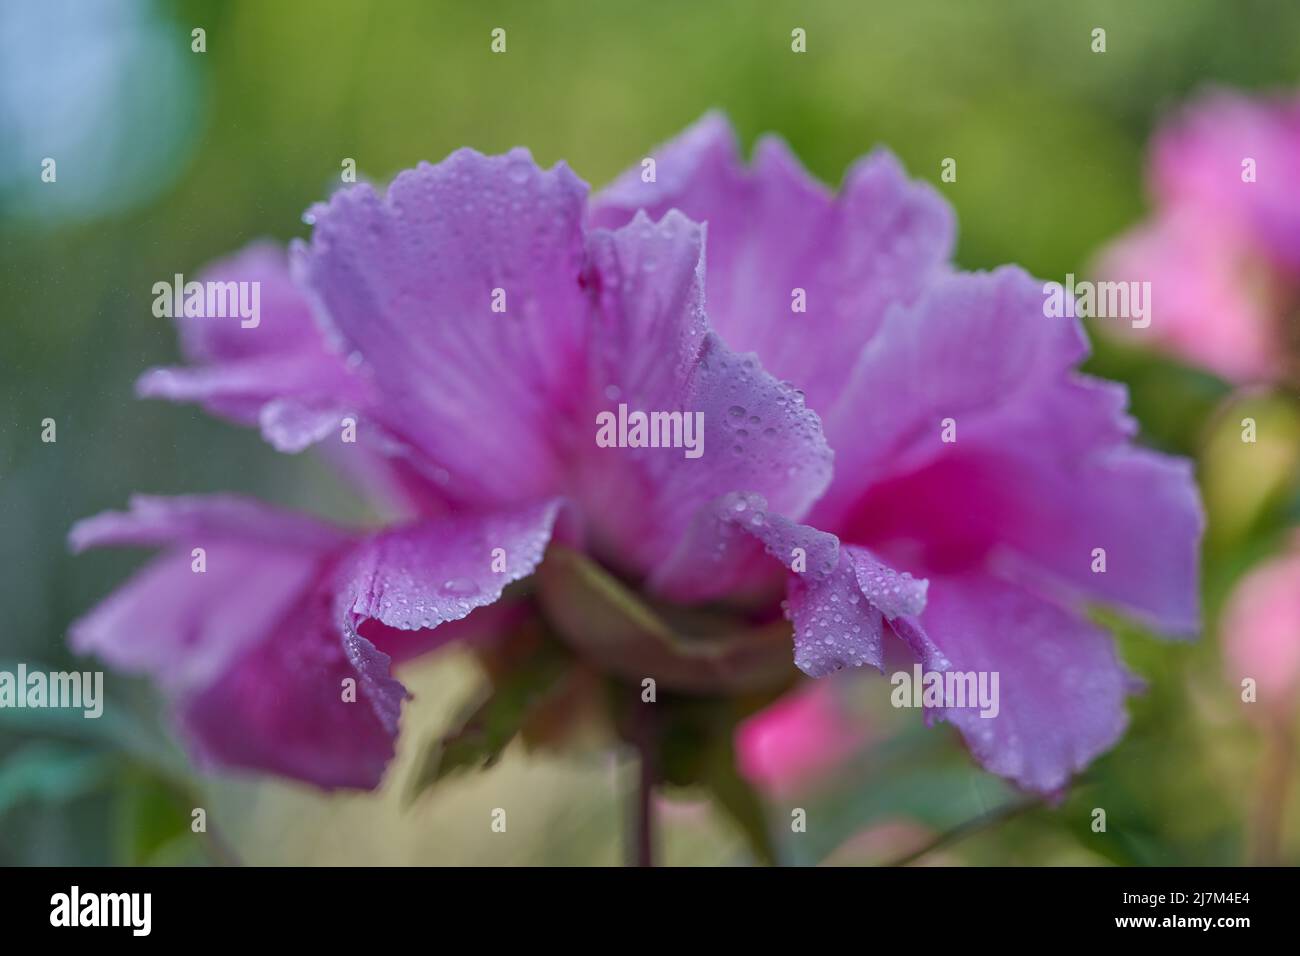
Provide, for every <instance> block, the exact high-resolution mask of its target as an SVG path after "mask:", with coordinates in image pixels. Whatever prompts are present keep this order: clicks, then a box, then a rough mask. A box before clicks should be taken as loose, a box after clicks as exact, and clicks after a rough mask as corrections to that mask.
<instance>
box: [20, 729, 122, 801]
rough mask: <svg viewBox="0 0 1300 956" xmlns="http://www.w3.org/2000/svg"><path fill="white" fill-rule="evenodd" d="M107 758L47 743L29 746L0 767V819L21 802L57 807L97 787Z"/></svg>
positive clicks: (107, 769)
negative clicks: (29, 801) (34, 801)
mask: <svg viewBox="0 0 1300 956" xmlns="http://www.w3.org/2000/svg"><path fill="white" fill-rule="evenodd" d="M110 770H111V762H110V760H109V758H108V756H107V755H105V754H103V753H97V752H95V751H91V750H87V749H85V748H84V747H76V746H72V745H69V744H60V743H54V742H50V741H41V742H39V743H33V744H29V745H28V746H26V747H23V748H21V749H20V750H17V751H15V752H14V753H12V754H10V755H9V756H8V757H7V758H6V759H5V761H4V762H3V763H2V764H0V816H3V815H4V814H5V813H6V812H8V811H9V810H10V809H12V808H13V807H15V806H17V805H18V804H19V803H22V802H23V801H24V800H42V801H46V802H51V803H61V802H64V801H68V800H72V799H74V798H76V797H79V796H81V795H82V794H85V793H88V792H90V791H92V790H94V789H96V788H97V787H99V786H101V785H102V784H103V783H104V782H105V780H106V778H107V777H108V774H109V772H110Z"/></svg>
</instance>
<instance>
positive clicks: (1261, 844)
mask: <svg viewBox="0 0 1300 956" xmlns="http://www.w3.org/2000/svg"><path fill="white" fill-rule="evenodd" d="M1294 759H1295V750H1294V743H1293V739H1292V735H1291V731H1290V728H1289V727H1288V726H1287V725H1286V724H1284V723H1281V722H1278V723H1277V724H1275V725H1272V726H1270V727H1269V730H1268V748H1267V750H1266V751H1265V755H1264V767H1263V780H1262V781H1261V783H1260V787H1259V802H1258V803H1257V804H1256V806H1255V821H1254V822H1255V847H1254V853H1253V857H1254V863H1255V865H1256V866H1276V865H1277V863H1278V860H1279V859H1280V858H1281V853H1282V822H1283V815H1284V812H1285V808H1286V799H1287V789H1288V785H1289V783H1290V780H1291V770H1292V765H1293V761H1294Z"/></svg>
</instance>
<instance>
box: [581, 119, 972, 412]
mask: <svg viewBox="0 0 1300 956" xmlns="http://www.w3.org/2000/svg"><path fill="white" fill-rule="evenodd" d="M655 159H656V176H655V182H652V183H647V182H643V181H642V175H641V173H642V170H641V167H640V166H638V167H637V168H635V169H633V170H630V171H629V172H628V173H626V174H624V175H623V176H622V177H621V178H620V179H618V180H617V181H616V182H615V183H614V184H612V185H611V186H610V187H609V188H608V189H607V190H605V191H604V192H602V193H601V194H600V195H598V196H597V197H596V198H595V200H594V201H593V208H592V213H591V221H592V222H593V223H594V224H596V225H600V226H607V227H614V226H621V225H623V224H625V223H627V222H628V221H629V220H630V219H631V218H632V217H633V215H634V214H635V213H636V212H637V210H640V209H645V210H646V211H647V212H649V213H650V215H651V216H654V217H658V216H661V215H663V214H665V213H666V212H667V211H668V210H670V209H673V208H676V209H679V210H681V211H682V212H684V213H685V214H686V215H687V216H689V217H690V218H692V219H694V220H696V221H699V222H706V223H707V224H708V228H709V270H708V285H707V295H708V306H709V315H710V318H711V320H712V324H713V327H714V329H716V330H717V332H718V333H719V335H721V336H722V338H723V339H724V340H725V341H726V342H727V343H728V344H729V345H730V346H731V347H732V348H735V349H738V350H741V351H751V350H752V351H754V352H756V353H757V354H758V355H760V356H761V357H762V359H763V362H764V364H765V366H766V367H767V368H768V369H769V370H770V371H771V372H772V373H773V374H774V375H776V376H778V377H779V378H782V379H789V380H791V381H794V382H795V383H797V384H798V385H799V386H800V387H801V388H804V389H806V390H807V393H808V396H809V404H810V405H812V407H814V408H818V409H820V408H825V407H828V406H829V404H830V402H831V400H832V399H833V398H834V396H835V395H836V394H837V393H838V391H839V389H840V388H841V386H842V384H843V382H844V380H845V378H846V377H847V375H848V373H849V370H850V369H851V367H852V364H853V361H854V359H855V357H856V355H857V353H858V352H859V351H860V350H861V348H862V347H863V345H864V344H865V343H866V342H867V341H868V340H869V339H870V338H871V336H872V335H873V334H874V332H875V330H876V328H877V327H878V326H879V324H880V322H881V320H882V319H883V317H884V314H885V311H886V309H887V308H888V307H889V306H890V305H891V304H895V303H907V302H910V301H911V300H912V299H914V298H915V297H916V295H917V294H918V293H919V292H920V290H921V289H922V288H923V286H924V283H925V281H926V280H927V278H928V277H929V276H930V274H931V273H932V272H934V271H935V270H936V269H941V268H943V267H944V264H945V263H946V262H947V261H948V258H949V256H950V255H951V252H952V247H953V237H954V219H953V215H952V211H951V210H950V209H949V207H948V205H947V203H946V202H945V201H944V200H943V199H942V198H941V197H940V196H939V195H938V194H937V193H936V192H935V191H934V190H933V189H931V188H930V187H929V186H926V185H921V184H918V183H914V182H911V181H909V180H908V179H907V177H906V175H905V174H904V173H903V170H902V167H901V166H900V165H899V163H898V161H897V160H896V159H895V158H894V157H893V156H892V155H890V154H889V153H887V152H885V151H883V150H881V151H877V152H875V153H872V154H871V155H870V156H868V157H866V158H865V159H863V160H861V161H860V162H859V163H858V164H856V165H855V166H854V167H853V169H852V170H850V171H849V173H848V175H847V176H846V177H845V182H844V188H843V191H842V193H841V195H839V196H838V197H835V196H832V195H831V194H830V192H829V191H828V190H827V189H826V188H825V187H824V186H822V185H821V184H820V183H818V182H816V181H815V180H813V179H812V178H811V177H810V176H809V175H808V174H807V173H806V172H805V171H804V169H803V168H802V167H801V166H800V165H799V162H798V160H797V159H796V158H795V157H794V156H793V154H792V153H791V152H790V150H789V148H788V147H787V146H786V145H785V144H784V143H783V142H782V141H780V140H779V139H775V138H766V139H763V140H761V141H760V142H759V144H758V146H757V148H756V150H755V156H754V163H753V166H752V168H751V169H748V170H747V169H745V168H744V166H743V165H742V163H741V159H740V155H739V151H738V149H737V146H736V141H735V136H734V134H733V133H732V131H731V129H730V127H729V126H728V124H727V122H726V120H724V119H723V118H722V117H721V116H720V115H718V114H709V115H707V116H705V117H704V118H703V119H702V120H700V121H699V122H698V123H697V124H696V125H695V126H693V127H691V128H690V129H688V130H687V131H686V132H685V133H683V134H682V135H681V136H680V137H678V138H677V139H676V140H674V141H673V142H671V143H669V144H667V145H665V146H663V147H661V148H660V149H659V150H657V151H656V152H655ZM796 289H801V290H803V292H804V293H805V296H804V298H805V306H806V311H802V312H797V311H794V308H793V306H794V302H795V298H794V297H795V290H796Z"/></svg>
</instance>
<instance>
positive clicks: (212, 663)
mask: <svg viewBox="0 0 1300 956" xmlns="http://www.w3.org/2000/svg"><path fill="white" fill-rule="evenodd" d="M71 539H72V543H73V547H74V549H76V550H78V551H80V550H84V549H86V548H90V547H101V546H108V545H117V546H121V545H126V546H142V545H147V546H162V547H165V548H168V550H167V551H166V552H165V553H164V554H163V555H162V556H161V557H159V558H156V559H155V560H154V561H153V562H152V563H150V564H149V565H147V566H146V567H145V568H144V570H142V571H141V572H139V573H138V574H137V575H136V576H135V577H133V578H132V579H131V580H130V581H128V582H127V583H126V584H125V585H123V586H122V587H121V588H119V589H118V590H117V591H116V592H114V593H113V594H112V595H111V596H110V597H109V598H107V599H106V600H105V601H104V602H103V603H101V604H100V605H99V606H98V607H97V608H95V609H94V610H92V611H91V612H90V613H89V614H87V615H86V616H85V617H84V618H82V619H81V620H80V621H78V622H76V623H75V624H74V625H73V627H72V633H71V641H72V645H73V647H74V648H75V649H76V650H78V651H80V652H83V653H95V654H97V655H98V656H100V657H101V658H103V659H104V660H106V661H108V662H110V663H111V664H113V665H115V666H117V667H120V668H123V669H125V670H128V671H132V672H136V673H144V674H148V675H150V676H152V677H153V678H154V679H156V680H157V681H158V682H159V683H160V684H161V685H162V686H163V688H164V689H165V690H166V691H167V693H168V695H169V697H171V698H172V700H173V702H174V706H175V708H176V710H177V712H178V714H179V716H180V719H181V723H182V726H183V728H184V730H185V734H186V736H187V738H188V740H189V743H190V745H191V746H192V747H193V749H194V750H195V751H196V752H197V753H198V754H199V755H200V757H201V758H203V759H205V760H207V761H209V762H219V763H223V764H228V765H234V766H240V767H247V768H252V769H257V770H265V771H272V772H276V773H282V774H288V775H290V776H294V777H297V778H299V779H302V780H306V781H308V782H310V783H314V784H316V785H318V786H321V787H326V788H330V787H339V786H347V787H373V786H375V785H377V784H378V782H379V779H380V776H381V774H382V771H383V767H384V765H385V763H386V762H387V761H388V760H389V759H390V758H391V757H392V754H393V745H392V738H393V736H394V734H395V733H396V718H397V711H398V708H399V706H400V702H401V699H402V697H403V696H404V695H405V691H404V690H402V688H401V685H400V684H398V683H396V682H395V681H393V680H392V679H391V678H390V677H389V676H388V658H387V656H385V655H383V654H381V653H379V652H378V651H377V650H375V648H374V647H373V646H372V645H370V644H369V642H368V641H366V640H365V639H364V638H361V637H360V636H359V635H356V634H354V633H346V632H344V631H342V630H340V628H339V625H338V623H337V620H336V619H335V618H333V617H332V616H331V609H332V605H333V593H332V587H331V583H332V575H333V569H334V567H335V564H336V563H337V561H338V558H339V554H340V553H341V551H342V550H345V549H346V548H347V547H348V546H349V544H350V542H351V538H350V537H349V536H348V535H346V534H345V533H343V532H341V531H339V530H337V529H335V528H332V527H329V526H327V525H323V524H320V523H319V522H315V521H313V520H311V519H309V518H306V517H303V516H299V515H291V514H286V513H283V512H279V511H276V510H275V509H272V508H268V507H266V506H263V505H260V504H257V503H255V502H251V501H246V500H242V499H237V498H232V497H216V498H201V497H190V498H178V499H162V498H148V497H137V498H135V499H133V500H132V502H131V510H130V511H129V512H128V513H125V514H114V513H109V514H104V515H99V516H97V517H95V518H91V519H89V520H87V521H84V522H81V523H79V524H78V525H77V526H76V527H75V528H74V529H73V532H72V535H71ZM195 548H202V549H203V554H202V560H203V565H202V571H201V572H200V571H198V570H196V568H195V565H194V564H193V563H192V562H194V561H196V560H197V557H196V556H195V555H194V553H193V549H195ZM345 679H351V680H354V681H355V682H356V693H355V695H354V696H352V697H349V696H348V694H347V693H345V691H346V686H345V684H344V680H345Z"/></svg>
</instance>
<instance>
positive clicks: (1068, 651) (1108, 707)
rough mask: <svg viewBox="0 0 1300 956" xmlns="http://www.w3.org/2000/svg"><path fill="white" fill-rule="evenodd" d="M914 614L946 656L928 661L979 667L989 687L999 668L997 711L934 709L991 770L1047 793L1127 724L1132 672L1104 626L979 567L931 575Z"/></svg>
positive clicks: (976, 669)
mask: <svg viewBox="0 0 1300 956" xmlns="http://www.w3.org/2000/svg"><path fill="white" fill-rule="evenodd" d="M920 622H921V624H922V625H923V627H924V631H925V634H926V635H927V637H926V639H927V640H929V641H931V642H933V645H934V646H935V647H937V648H938V649H939V651H940V652H941V653H942V654H943V655H944V656H945V657H946V658H947V660H946V661H941V662H939V664H940V666H937V667H935V666H933V665H932V662H930V661H923V664H924V665H925V667H926V669H927V670H942V669H948V670H951V671H956V672H962V673H975V674H977V675H978V674H981V673H982V674H985V675H988V676H986V681H987V684H986V686H987V687H988V689H990V690H991V689H992V677H991V675H992V674H993V673H996V674H997V675H998V683H997V694H996V709H997V714H996V716H981V708H980V707H979V706H978V705H976V706H967V707H964V708H957V707H948V708H940V709H939V711H938V713H937V714H936V715H937V716H939V717H942V718H943V719H946V720H948V721H950V722H952V723H953V724H955V725H956V726H957V727H958V728H959V729H960V730H961V732H962V735H963V736H964V737H965V738H966V742H967V744H968V745H969V747H970V749H971V752H972V753H973V754H974V755H975V758H976V759H977V760H978V761H979V762H980V763H981V764H982V765H983V766H984V767H985V768H986V769H988V770H990V771H992V772H993V773H996V774H999V775H1000V776H1003V777H1007V778H1008V779H1010V780H1013V781H1015V782H1016V783H1017V784H1018V785H1020V786H1021V787H1023V788H1025V789H1026V790H1032V791H1035V792H1039V793H1051V792H1054V791H1057V790H1059V789H1060V788H1061V787H1063V786H1064V785H1065V784H1066V783H1067V782H1068V781H1069V779H1070V777H1071V776H1072V775H1073V774H1075V773H1077V772H1079V771H1080V770H1082V769H1083V768H1084V767H1086V766H1087V765H1088V763H1089V762H1091V761H1092V760H1093V759H1094V758H1095V757H1097V756H1098V755H1099V754H1101V753H1103V752H1104V751H1105V750H1107V749H1109V748H1110V747H1111V745H1113V744H1114V743H1115V741H1117V740H1118V739H1119V737H1120V735H1121V734H1122V733H1123V732H1124V728H1125V726H1126V724H1127V721H1128V718H1127V714H1126V713H1125V709H1124V700H1125V697H1126V696H1127V694H1128V693H1129V692H1130V690H1132V688H1133V682H1132V679H1131V677H1130V676H1129V674H1128V672H1127V671H1126V670H1125V669H1124V667H1123V665H1122V664H1121V663H1120V661H1119V659H1118V658H1117V657H1116V654H1115V648H1114V645H1113V642H1112V641H1111V638H1110V636H1109V635H1107V634H1106V633H1105V632H1103V631H1101V630H1100V629H1098V628H1096V627H1094V626H1093V625H1091V624H1089V623H1088V622H1087V621H1085V620H1084V619H1083V618H1081V617H1079V616H1077V615H1075V614H1074V613H1072V612H1070V611H1068V610H1066V609H1065V608H1063V607H1061V606H1060V605H1057V604H1055V603H1052V602H1050V601H1048V600H1045V599H1043V598H1041V597H1038V596H1035V595H1033V594H1031V593H1030V592H1028V591H1025V590H1023V589H1021V588H1018V587H1015V586H1014V585H1010V584H1006V583H1004V582H1002V581H999V580H997V579H996V578H992V577H989V576H987V575H983V574H978V573H976V574H968V575H948V576H937V577H935V578H933V579H932V581H931V587H930V593H929V599H928V602H927V604H926V609H925V613H924V614H923V615H922V616H921V618H920ZM908 623H909V624H910V625H911V626H915V624H914V623H912V622H908ZM945 663H947V664H948V665H949V666H948V667H947V668H944V667H943V666H942V665H943V664H945Z"/></svg>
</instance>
